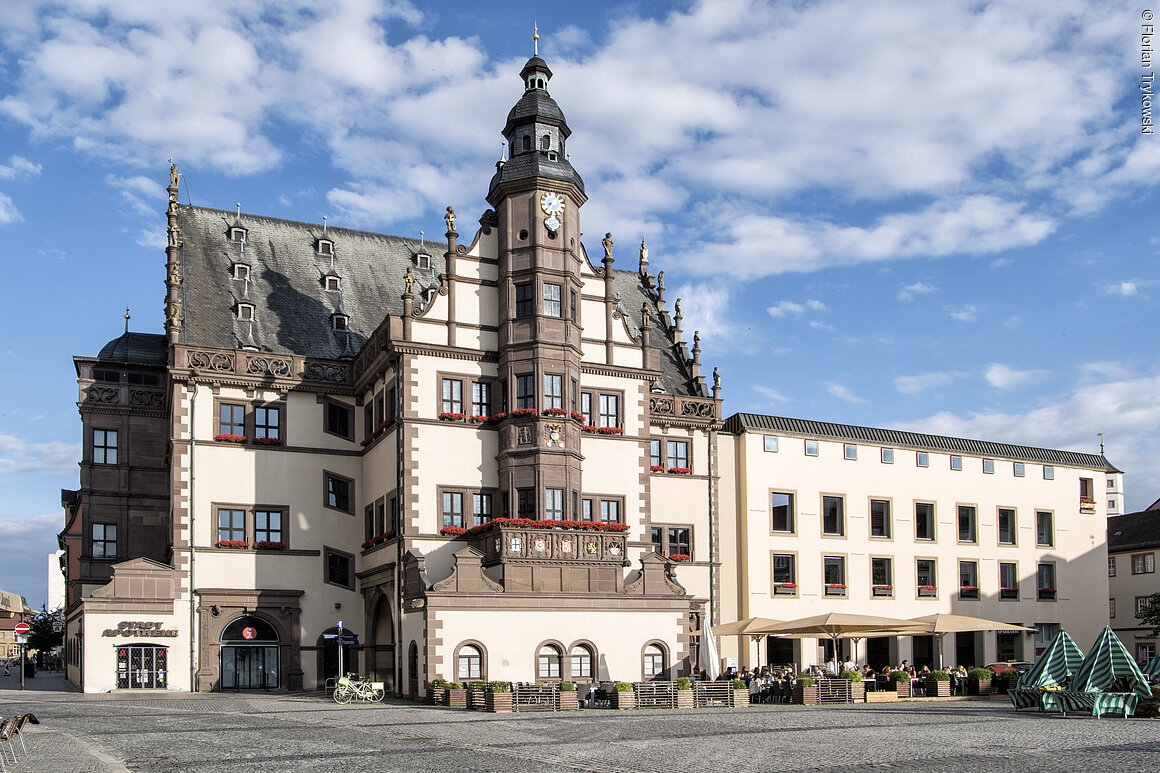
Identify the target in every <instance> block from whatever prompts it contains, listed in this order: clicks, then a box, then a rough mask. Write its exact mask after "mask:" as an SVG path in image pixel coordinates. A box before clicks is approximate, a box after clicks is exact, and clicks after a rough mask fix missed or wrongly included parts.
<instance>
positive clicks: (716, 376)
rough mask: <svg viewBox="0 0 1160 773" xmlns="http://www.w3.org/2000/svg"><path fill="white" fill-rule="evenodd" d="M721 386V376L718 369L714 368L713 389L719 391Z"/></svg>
mask: <svg viewBox="0 0 1160 773" xmlns="http://www.w3.org/2000/svg"><path fill="white" fill-rule="evenodd" d="M720 386H721V374H720V373H719V372H718V371H717V369H716V368H713V388H714V389H717V388H719V387H720Z"/></svg>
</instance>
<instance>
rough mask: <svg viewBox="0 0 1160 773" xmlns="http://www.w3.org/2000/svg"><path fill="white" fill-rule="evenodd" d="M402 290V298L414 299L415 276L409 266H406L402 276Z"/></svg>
mask: <svg viewBox="0 0 1160 773" xmlns="http://www.w3.org/2000/svg"><path fill="white" fill-rule="evenodd" d="M403 288H404V289H403V297H410V298H414V297H415V275H414V274H413V273H412V272H411V267H410V266H407V273H406V274H405V275H404V276H403Z"/></svg>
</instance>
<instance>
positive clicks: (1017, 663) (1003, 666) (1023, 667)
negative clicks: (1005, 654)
mask: <svg viewBox="0 0 1160 773" xmlns="http://www.w3.org/2000/svg"><path fill="white" fill-rule="evenodd" d="M1033 665H1034V664H1033V663H1028V662H1027V661H1025V660H1008V661H1006V662H1005V663H988V664H987V666H986V667H987V668H989V669H991V670H992V671H994V672H995V673H996V674H1001V673H1003V672H1004V671H1006V670H1007V669H1008V668H1013V669H1015V670H1016V671H1018V672H1019V673H1020V674H1025V673H1027V672H1028V671H1030V670H1031V666H1033Z"/></svg>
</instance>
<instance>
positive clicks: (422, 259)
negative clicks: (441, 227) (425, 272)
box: [415, 252, 431, 268]
mask: <svg viewBox="0 0 1160 773" xmlns="http://www.w3.org/2000/svg"><path fill="white" fill-rule="evenodd" d="M415 265H416V266H418V267H419V268H431V256H430V255H428V254H427V253H425V252H417V253H415Z"/></svg>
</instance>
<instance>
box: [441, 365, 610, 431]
mask: <svg viewBox="0 0 1160 773" xmlns="http://www.w3.org/2000/svg"><path fill="white" fill-rule="evenodd" d="M463 385H464V379H459V378H442V379H440V394H441V401H440V405H439V407H440V410H441V412H442V413H465V411H464V410H463V408H464V404H463ZM515 387H516V394H515V407H516V409H517V410H537V409H541V410H553V409H555V410H563V408H564V400H565V394H564V377H563V376H562V375H560V374H557V373H545V374H544V384H543V391H542V392H541V393H540V394H539V395H537V393H536V377H535V375H534V374H532V373H524V374H518V375H516V377H515ZM571 387H572V389H571V391H570V393H569V395H570V398H571V402H570V405H569V407H570V408H571V410H573V411H576V412H578V413H580V414H582V415H583V419H584V423H585V424H588V425H593V426H597V427H620V426H621V415H620V395H619V394H609V393H602V392H582V391H580V386H579V383H578V382H577V381H576V380H575V379H573V380H572V384H571ZM499 394H500V399H501V405H500V406H499V409H500V411H502V412H506V411H507V384H506V381H503V380H501V381H500V384H499ZM491 397H492V396H491V382H488V381H472V382H471V415H473V416H490V415H491V412H492V407H493V406H492V399H491ZM537 397H541V398H542V399H541V400H540V402H541V404H540V405H537ZM594 400H595V402H596V405H597V407H598V408H599V413H597V414H596V415H595V416H594V415H593V402H594Z"/></svg>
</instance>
